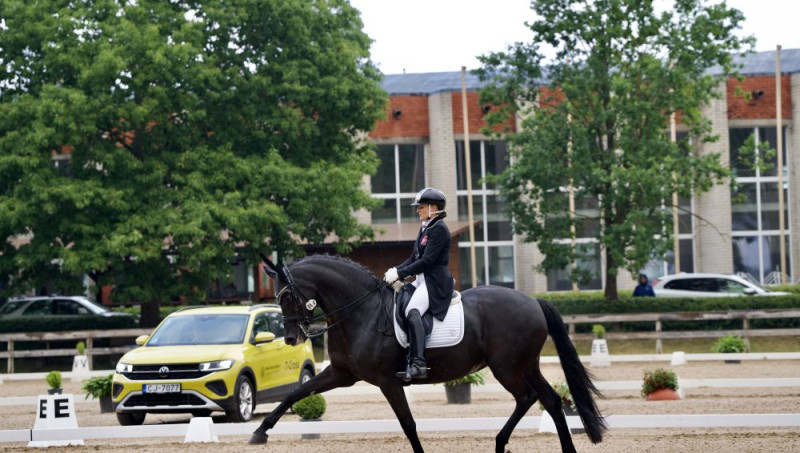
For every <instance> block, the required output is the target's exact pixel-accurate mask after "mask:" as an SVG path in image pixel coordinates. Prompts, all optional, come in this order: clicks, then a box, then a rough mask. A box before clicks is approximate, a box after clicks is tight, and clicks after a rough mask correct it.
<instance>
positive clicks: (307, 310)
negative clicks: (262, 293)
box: [275, 266, 386, 338]
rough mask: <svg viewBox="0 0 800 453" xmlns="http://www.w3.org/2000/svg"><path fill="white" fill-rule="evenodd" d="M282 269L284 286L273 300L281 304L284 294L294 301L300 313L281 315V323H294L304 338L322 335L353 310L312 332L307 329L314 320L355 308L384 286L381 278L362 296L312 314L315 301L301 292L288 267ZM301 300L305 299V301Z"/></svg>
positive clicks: (315, 304)
mask: <svg viewBox="0 0 800 453" xmlns="http://www.w3.org/2000/svg"><path fill="white" fill-rule="evenodd" d="M282 270H283V274H284V275H283V276H284V278H285V280H286V286H284V287H283V288H281V290H280V291H279V292H278V293H277V294H276V295H275V301H276V302H277V303H278V304H279V305H281V306H283V303H282V299H283V298H284V297H286V296H288V297H290V298H291V301H292V303H294V308H295V310H296V313H300V314H297V315H292V316H286V315H283V323H284V325H285V324H286V323H288V322H294V323H296V324H297V327H299V328H300V330H301V331H302V332H303V335H305V336H306V338H316V337H318V336H320V335H323V334H324V333H325V332H327V331H328V330H330V329H332V328H333V327H334V326H336V325H337V324H339V323H340V322H342V321H344V320H345V319H347V317H348V316H349V315H350V314H352V313H353V311H354V310H353V311H350V312H349V313H347V314H346V315H344V316H342V317H340V318H339V320H337V321H336V322H334V323H332V324H329V325H327V326H325V327H324V328H322V329H319V330H315V331H313V332H312V331H310V330H309V329H310V327H311V324H313V323H314V322H316V321H320V320H322V319H325V318H329V317H331V316H332V315H335V314H337V313H340V312H343V311H345V310H347V309H349V308H356V307H357V306H358V305H360V304H361V303H362V302H364V301H365V300H367V298H368V297H369V296H370V295H372V294H373V293H375V292H376V291H378V290H379V289H381V288H382V287H384V286H386V283H385V282H384V281H383V280H381V281H380V282H379V283H378V284H377V285H376V286H375V287H374V288H372V289H371V290H369V291H368V292H367V293H366V294H364V295H363V296H361V297H359V298H358V299H356V300H354V301H352V302H349V303H347V304H345V305H343V306H341V307H339V308H337V309H336V310H333V311H331V312H329V313H323V314H321V315H317V316H313V314H314V309H315V308H316V307H317V301H316V300H315V299H311V298H309V297H307V296H306V295H305V294H303V291H301V290H300V288H299V287H298V286H297V285H296V284H295V282H294V277H292V273H291V272H290V271H289V268H288V267H286V266H283V269H282ZM303 301H305V303H304V302H303ZM281 311H283V310H281Z"/></svg>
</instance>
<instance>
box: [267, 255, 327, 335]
mask: <svg viewBox="0 0 800 453" xmlns="http://www.w3.org/2000/svg"><path fill="white" fill-rule="evenodd" d="M261 258H262V259H263V260H264V270H265V271H266V273H267V275H269V276H270V277H271V278H272V279H273V280H274V281H275V301H276V302H277V303H278V304H279V305H280V306H281V311H282V312H283V324H284V329H285V330H286V333H285V336H284V341H285V342H286V344H288V345H289V346H294V345H296V344H300V343H302V342H304V341H306V338H308V328H309V327H310V326H311V321H312V319H313V313H314V308H316V306H317V301H316V300H314V299H309V298H308V297H306V296H305V295H304V294H303V292H302V291H301V290H300V288H299V287H298V286H297V285H296V284H295V281H294V277H292V273H291V272H290V271H289V268H288V267H287V266H285V265H284V264H283V263H281V262H280V261H278V264H277V265H276V264H273V263H272V261H270V259H269V258H267V257H266V256H264V255H262V256H261Z"/></svg>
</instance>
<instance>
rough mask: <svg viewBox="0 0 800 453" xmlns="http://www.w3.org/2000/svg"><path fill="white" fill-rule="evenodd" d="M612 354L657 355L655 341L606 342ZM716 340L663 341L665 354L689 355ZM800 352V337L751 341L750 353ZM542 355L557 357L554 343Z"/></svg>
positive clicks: (588, 347) (584, 351) (586, 349)
mask: <svg viewBox="0 0 800 453" xmlns="http://www.w3.org/2000/svg"><path fill="white" fill-rule="evenodd" d="M606 341H608V350H609V353H610V354H655V353H656V342H655V340H606ZM715 341H716V339H715V338H690V339H683V340H662V348H663V353H664V354H671V353H672V352H673V351H684V352H686V353H688V354H697V353H710V352H711V347H712V346H713V345H714V342H715ZM575 349H577V350H578V354H580V355H589V354H591V353H592V342H591V341H590V340H588V341H576V342H575ZM797 351H800V337H754V338H751V339H750V352H797ZM542 355H557V353H556V348H555V345H554V344H553V342H552V341H548V342H547V343H545V345H544V348H543V349H542Z"/></svg>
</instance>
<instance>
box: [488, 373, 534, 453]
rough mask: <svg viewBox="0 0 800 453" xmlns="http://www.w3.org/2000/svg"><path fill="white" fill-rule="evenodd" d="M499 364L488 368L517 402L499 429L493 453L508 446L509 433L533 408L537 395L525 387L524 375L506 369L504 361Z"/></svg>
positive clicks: (499, 451)
mask: <svg viewBox="0 0 800 453" xmlns="http://www.w3.org/2000/svg"><path fill="white" fill-rule="evenodd" d="M499 363H500V365H499V366H495V365H494V364H491V363H490V364H489V368H490V369H491V370H492V373H493V374H494V376H495V378H497V380H498V382H500V384H501V385H502V386H503V387H504V388H505V389H506V390H508V391H509V393H511V395H513V396H514V399H515V400H516V402H517V405H516V406H515V407H514V412H512V413H511V417H509V419H508V421H506V424H505V425H503V429H501V430H500V432H499V433H498V434H497V436H496V437H495V452H497V453H502V452H504V451H505V448H506V445H508V440H509V439H510V438H511V433H512V432H514V428H516V427H517V424H518V423H519V421H520V420H522V417H524V416H525V414H526V413H527V412H528V410H529V409H530V408H531V406H533V403H535V402H536V399H537V394H536V391H535V390H534V389H533V388H532V387H531V386H529V385H527V383H526V378H525V373H522V372H520V370H518V369H516V368H513V369H512V368H511V367H506V366H505V364H506V363H509V362H506V361H505V360H501V361H499Z"/></svg>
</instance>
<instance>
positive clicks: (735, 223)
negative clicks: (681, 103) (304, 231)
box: [309, 49, 800, 293]
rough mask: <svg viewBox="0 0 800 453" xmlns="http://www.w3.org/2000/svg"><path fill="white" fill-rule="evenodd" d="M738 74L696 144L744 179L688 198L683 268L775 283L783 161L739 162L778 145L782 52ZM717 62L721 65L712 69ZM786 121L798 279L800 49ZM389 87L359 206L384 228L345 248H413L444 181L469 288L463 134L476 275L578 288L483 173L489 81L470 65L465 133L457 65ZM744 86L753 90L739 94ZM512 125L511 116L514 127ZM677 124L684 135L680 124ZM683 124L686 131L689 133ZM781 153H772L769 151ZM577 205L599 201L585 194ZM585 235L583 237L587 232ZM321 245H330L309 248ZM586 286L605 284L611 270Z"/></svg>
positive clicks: (456, 261)
mask: <svg viewBox="0 0 800 453" xmlns="http://www.w3.org/2000/svg"><path fill="white" fill-rule="evenodd" d="M742 63H743V68H742V69H741V71H740V73H741V74H742V75H743V76H744V77H745V79H744V80H743V81H742V82H739V81H738V80H736V79H734V78H730V79H727V80H724V81H721V82H720V86H719V88H720V93H721V98H720V99H718V100H715V101H713V102H712V103H711V105H709V106H707V108H706V110H705V114H706V117H707V118H709V119H710V120H711V121H712V123H713V132H712V133H713V134H718V135H719V138H720V139H719V140H718V141H717V142H715V143H711V144H703V145H699V144H698V145H695V147H696V149H697V151H698V152H700V153H720V155H721V156H722V157H721V158H722V159H723V160H724V161H725V163H727V162H734V167H733V170H734V172H735V173H736V175H737V180H738V182H739V187H740V188H739V189H738V192H739V193H740V194H742V195H744V198H745V199H746V201H744V202H741V201H738V200H739V198H741V197H735V196H733V195H737V194H731V189H730V187H729V186H728V185H717V186H715V187H714V188H713V189H712V190H711V191H710V192H706V193H704V194H702V195H695V196H694V197H693V199H686V200H681V205H682V206H683V207H685V208H687V209H689V210H691V212H692V213H693V214H694V215H689V214H682V215H681V216H680V217H681V227H680V235H679V238H680V255H679V256H680V260H679V261H680V271H683V272H720V273H740V272H746V273H748V274H750V275H751V276H752V277H753V278H754V279H755V280H757V281H760V282H763V283H771V282H773V281H774V280H775V278H776V275H778V274H779V272H777V271H779V270H780V269H778V268H779V264H780V259H779V256H780V253H779V240H778V239H779V227H778V218H779V213H778V169H777V168H776V166H773V168H772V169H768V170H766V171H763V172H760V171H753V170H750V171H746V170H745V169H743V168H737V166H736V162H737V157H738V156H737V154H738V150H739V148H740V147H741V145H742V143H743V142H744V140H745V139H746V138H747V137H748V136H749V135H751V134H754V135H755V138H756V141H757V142H761V141H768V142H769V143H770V144H771V146H772V147H773V148H777V133H776V125H777V120H776V118H777V114H776V110H777V109H776V94H777V90H776V82H775V80H776V78H775V72H776V69H775V68H776V66H775V52H774V51H771V52H760V53H756V54H753V55H750V56H747V57H745V58H743V59H742ZM712 72H713V70H712ZM781 74H782V75H781V78H780V80H781V122H782V133H783V137H784V138H783V140H784V141H783V156H784V158H783V169H781V171H782V172H783V175H784V181H783V185H784V197H785V198H784V199H785V205H784V206H785V209H784V216H785V219H786V224H785V238H786V250H787V251H786V257H787V258H786V261H787V264H786V269H785V272H786V274H787V275H788V276H789V278H790V280H791V281H792V282H794V281H797V280H799V279H800V272H798V271H797V270H795V267H796V266H795V265H794V264H795V263H798V264H797V266H800V218H798V216H795V215H792V214H793V213H794V212H799V211H798V210H800V181H799V180H798V178H800V157H799V156H798V155H797V149H798V146H800V128H799V127H795V124H794V118H800V49H789V50H783V51H782V52H781ZM382 86H383V88H384V90H386V91H387V93H388V94H389V96H390V101H389V107H388V112H387V116H386V119H385V120H383V121H380V122H379V123H378V124H376V126H375V128H374V130H373V131H372V132H371V133H370V134H369V138H370V139H371V140H372V141H373V142H374V143H375V144H376V145H377V151H378V156H379V158H380V160H381V165H380V168H379V170H378V173H377V174H376V175H375V176H374V177H372V178H371V179H370V180H369V181H367V183H366V185H367V187H368V188H369V190H370V191H371V193H372V195H373V196H374V197H376V198H379V199H382V200H384V203H383V206H382V207H381V208H379V209H377V210H376V211H374V212H372V213H361V214H359V216H360V220H361V221H363V222H367V223H371V224H373V225H374V226H376V227H378V228H382V229H383V230H384V231H383V232H382V233H381V234H379V235H378V236H377V237H376V241H375V242H374V243H370V244H365V245H363V246H361V247H359V248H358V249H356V250H355V251H354V252H353V253H351V254H350V255H349V256H350V257H351V258H353V259H355V260H356V261H359V262H361V263H363V264H365V265H366V266H368V267H369V268H371V269H372V270H373V271H374V272H375V273H376V274H377V275H383V271H385V270H386V268H388V267H391V266H392V265H395V264H397V263H399V262H401V261H402V260H403V259H405V258H406V257H407V256H408V254H409V253H410V250H411V243H412V242H413V240H414V238H415V235H416V231H417V226H418V225H417V221H416V218H415V216H414V212H413V211H412V209H411V208H409V207H407V206H408V205H409V204H410V203H411V201H412V200H413V198H414V196H415V194H416V193H417V191H418V190H420V189H421V188H423V187H426V186H435V187H437V188H439V189H441V190H442V191H443V192H444V193H445V195H446V196H447V199H448V206H447V212H448V224H449V225H450V226H451V230H452V233H453V239H454V241H453V244H454V245H456V244H457V247H453V256H451V271H452V272H453V275H454V276H455V277H456V280H457V281H458V283H459V285H458V286H459V287H465V288H467V287H470V286H472V284H471V276H470V266H469V256H470V254H469V250H468V247H469V241H468V235H467V230H468V224H467V223H466V220H467V207H466V206H467V203H466V200H467V187H466V177H465V175H466V165H465V158H464V156H465V149H464V148H465V140H466V141H468V143H469V148H470V151H471V167H472V175H473V178H472V180H473V184H474V185H473V199H474V212H475V219H476V220H477V221H478V223H477V225H476V228H475V240H476V258H477V259H476V263H477V274H478V275H477V282H478V284H495V285H504V286H509V287H515V288H517V289H519V290H522V291H524V292H526V293H542V292H545V291H553V290H564V289H571V288H572V284H571V283H570V282H568V281H567V280H566V272H551V273H549V274H548V275H544V274H541V273H537V272H534V271H533V270H532V267H533V266H534V265H535V264H536V263H537V262H538V261H539V260H541V256H540V254H539V253H538V251H537V248H536V246H535V245H534V244H526V243H523V242H522V241H521V240H520V239H519V238H518V237H515V236H514V235H513V234H512V232H511V228H510V221H509V219H508V218H507V216H506V214H505V213H504V211H503V201H502V200H501V199H500V198H499V197H498V196H497V192H496V190H495V187H493V186H492V185H490V184H487V183H485V182H482V181H481V179H482V178H483V177H484V176H486V175H487V174H491V173H499V172H501V171H502V170H503V169H504V167H505V165H506V162H507V159H506V157H507V150H506V146H505V144H504V143H503V142H492V141H490V140H489V137H487V136H485V135H483V134H481V132H480V130H481V128H482V127H483V126H484V125H485V124H484V122H483V115H484V113H485V112H486V109H487V108H488V106H481V105H480V104H479V102H478V90H479V89H480V88H481V86H482V84H481V82H480V81H479V80H478V78H477V77H476V76H473V75H470V74H467V77H466V88H467V105H468V120H469V126H468V132H467V133H465V131H464V122H463V114H462V96H461V73H460V72H447V73H429V74H392V75H387V76H386V78H385V80H384V81H383V84H382ZM737 87H739V88H741V89H742V90H744V91H745V92H749V93H750V94H751V95H750V96H749V98H748V99H745V98H743V97H740V96H735V95H734V93H735V91H736V89H737ZM515 126H516V125H515V124H510V127H511V128H512V130H514V128H515ZM680 133H681V132H680V129H679V134H680ZM684 135H685V133H684ZM773 160H774V159H773ZM577 209H579V210H580V209H585V210H592V209H596V206H591V205H584V206H581V205H580V204H579V206H578V207H577ZM579 242H580V240H579ZM309 251H310V252H324V251H326V247H325V246H318V247H309ZM601 253H602V252H601V251H600V249H599V247H594V249H592V247H591V246H590V247H589V253H588V254H587V256H586V259H585V261H584V262H581V263H579V265H581V266H588V267H591V268H594V269H597V270H599V269H600V266H601V265H602V263H603V262H604V260H602V259H601V256H600V254H601ZM674 268H675V260H674V259H673V258H672V257H667V259H666V261H663V262H661V261H658V262H653V263H651V265H649V266H648V269H646V272H648V273H649V274H650V275H651V276H659V275H664V274H666V273H672V272H674V271H675V269H674ZM598 275H599V276H598V278H597V279H595V280H594V281H592V282H590V283H589V284H588V285H584V286H582V288H586V289H601V288H602V287H603V284H604V282H602V281H601V279H602V277H600V276H602V275H603V273H602V272H598ZM633 286H635V278H634V277H633V276H631V277H630V278H626V276H625V275H624V274H620V277H619V287H620V288H632V287H633Z"/></svg>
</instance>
